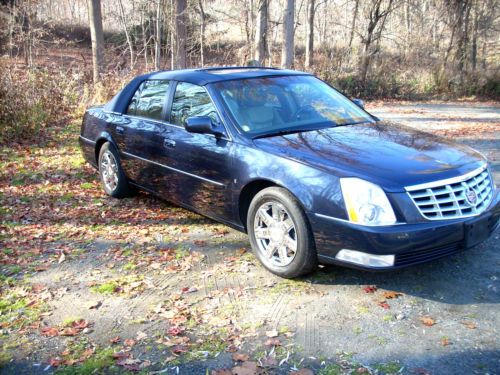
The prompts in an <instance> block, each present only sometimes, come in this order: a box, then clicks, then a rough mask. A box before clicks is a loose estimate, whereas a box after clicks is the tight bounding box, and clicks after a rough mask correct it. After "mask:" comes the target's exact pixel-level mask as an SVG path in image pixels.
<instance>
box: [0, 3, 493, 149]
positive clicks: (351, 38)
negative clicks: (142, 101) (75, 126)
mask: <svg viewBox="0 0 500 375" xmlns="http://www.w3.org/2000/svg"><path fill="white" fill-rule="evenodd" d="M0 4H1V13H0V22H1V24H0V26H1V27H0V53H1V54H2V58H1V60H0V62H1V64H0V69H2V78H1V82H0V84H1V85H2V88H0V103H4V104H3V107H5V106H6V104H5V102H6V101H8V100H7V99H10V100H17V101H20V100H21V99H19V98H18V96H19V95H21V94H23V93H26V92H30V90H31V92H32V93H33V92H34V91H33V90H35V91H36V90H38V91H37V92H39V90H41V88H40V87H33V84H31V86H29V85H28V87H23V86H22V83H23V82H25V81H30V80H31V81H33V80H35V81H40V82H42V81H43V82H44V87H45V90H47V88H48V87H50V90H52V96H53V97H57V98H58V101H59V102H61V101H62V102H67V104H68V109H71V108H73V107H74V106H75V103H77V104H79V105H81V104H82V103H83V104H85V105H87V104H89V103H93V102H102V101H104V100H107V99H108V98H109V96H110V95H112V94H113V93H115V92H116V90H117V89H118V88H120V87H121V86H122V85H123V84H124V83H126V82H127V80H128V79H130V78H131V77H132V76H134V75H136V74H138V73H140V72H145V71H152V70H163V69H177V68H185V67H202V66H213V65H247V64H256V63H259V64H262V65H266V66H278V67H287V68H293V69H299V70H308V71H312V72H314V73H315V74H317V75H318V76H319V77H321V78H322V79H324V80H326V81H328V82H329V83H332V84H333V85H335V86H337V87H338V88H339V89H340V90H343V91H344V92H345V93H347V94H348V95H352V96H356V97H363V98H368V99H370V98H397V99H412V100H414V99H428V98H436V97H438V98H457V97H474V98H477V97H479V98H485V97H487V98H493V99H498V98H499V97H500V85H499V77H500V70H499V61H500V38H499V36H500V33H499V30H500V22H499V16H498V15H499V12H498V10H499V1H497V0H135V1H134V0H2V1H0ZM92 47H93V48H92ZM91 51H92V52H91ZM14 82H15V83H16V84H14ZM98 82H99V85H96V84H97V83H98ZM10 85H14V86H16V87H11V86H10ZM20 88H21V89H20ZM19 90H20V91H19ZM42 96H46V94H42ZM13 97H14V99H13ZM2 98H3V99H2ZM2 100H3V101H2ZM35 104H37V103H35ZM20 105H21V104H20ZM37 105H38V108H45V107H46V106H47V103H38V104H37ZM0 106H1V104H0ZM7 107H9V104H7ZM9 108H10V107H9ZM9 108H7V112H9ZM11 110H12V108H11ZM3 112H4V114H3V115H0V116H1V117H2V118H1V119H0V121H1V122H2V123H3V124H4V125H3V126H7V125H5V124H6V123H7V124H9V121H11V122H12V121H17V120H16V119H15V117H16V116H15V115H14V114H12V116H11V117H8V116H7V115H6V114H5V112H6V111H5V108H4V111H3ZM45 112H47V110H45ZM49 112H50V111H49ZM6 116H7V117H8V118H6ZM27 116H28V117H29V116H32V114H28V115H27ZM46 116H47V118H52V117H51V114H50V113H47V114H46ZM39 120H40V119H39ZM42 120H43V119H42ZM30 121H33V120H30ZM42 122H43V121H42ZM3 138H5V136H4V137H3ZM1 139H2V138H1V137H0V140H1Z"/></svg>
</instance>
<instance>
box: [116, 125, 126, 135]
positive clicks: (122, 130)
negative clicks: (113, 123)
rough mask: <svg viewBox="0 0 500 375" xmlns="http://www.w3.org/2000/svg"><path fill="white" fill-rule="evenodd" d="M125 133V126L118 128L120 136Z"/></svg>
mask: <svg viewBox="0 0 500 375" xmlns="http://www.w3.org/2000/svg"><path fill="white" fill-rule="evenodd" d="M124 131H125V129H124V128H123V126H117V127H116V132H117V133H118V134H123V132H124Z"/></svg>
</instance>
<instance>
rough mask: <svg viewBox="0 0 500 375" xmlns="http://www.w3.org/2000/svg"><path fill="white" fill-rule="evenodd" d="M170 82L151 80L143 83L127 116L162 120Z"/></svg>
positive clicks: (132, 101) (129, 106)
mask: <svg viewBox="0 0 500 375" xmlns="http://www.w3.org/2000/svg"><path fill="white" fill-rule="evenodd" d="M168 86H169V82H168V81H165V80H149V81H144V82H142V83H141V85H140V86H139V88H138V89H137V91H136V92H135V94H134V96H133V97H132V100H130V103H129V105H128V108H127V115H132V116H140V117H147V118H150V119H153V120H162V118H161V114H162V112H163V106H164V105H165V101H166V97H167V92H168Z"/></svg>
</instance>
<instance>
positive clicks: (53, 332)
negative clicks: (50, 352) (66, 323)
mask: <svg viewBox="0 0 500 375" xmlns="http://www.w3.org/2000/svg"><path fill="white" fill-rule="evenodd" d="M40 333H41V334H42V336H46V337H54V336H57V335H59V330H58V329H57V328H56V327H43V328H42V329H41V331H40Z"/></svg>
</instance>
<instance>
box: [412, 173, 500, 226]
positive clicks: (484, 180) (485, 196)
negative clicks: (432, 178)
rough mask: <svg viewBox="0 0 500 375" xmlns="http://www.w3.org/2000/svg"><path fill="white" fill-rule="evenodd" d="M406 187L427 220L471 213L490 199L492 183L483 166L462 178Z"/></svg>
mask: <svg viewBox="0 0 500 375" xmlns="http://www.w3.org/2000/svg"><path fill="white" fill-rule="evenodd" d="M406 190H407V191H408V194H409V195H410V198H411V199H412V200H413V203H415V205H416V206H417V208H418V210H419V211H420V213H421V214H422V216H423V217H425V218H426V219H429V220H442V219H456V218H461V217H468V216H475V215H478V214H480V213H481V212H483V211H484V210H485V209H486V208H487V207H488V205H489V204H490V202H491V200H492V199H493V183H492V180H491V177H490V174H489V172H488V170H487V169H485V167H483V168H481V169H479V170H477V171H474V172H472V173H469V174H467V175H464V176H462V177H457V178H453V179H449V180H443V181H437V182H435V183H432V184H424V185H417V186H410V187H407V188H406ZM474 197H475V199H474Z"/></svg>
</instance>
